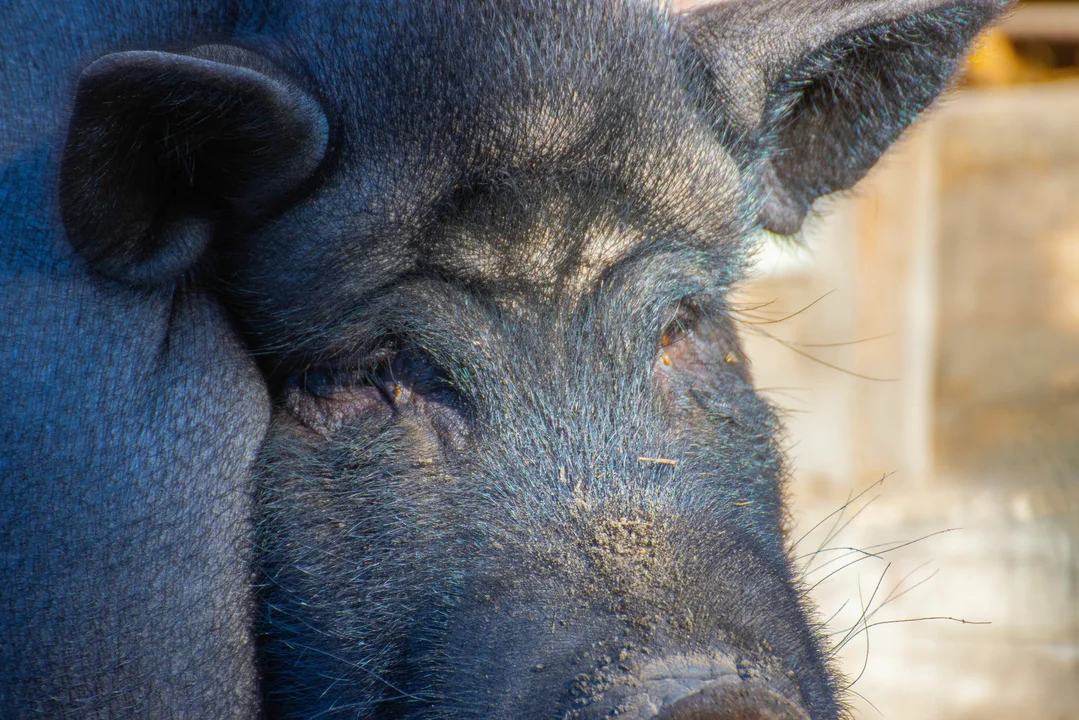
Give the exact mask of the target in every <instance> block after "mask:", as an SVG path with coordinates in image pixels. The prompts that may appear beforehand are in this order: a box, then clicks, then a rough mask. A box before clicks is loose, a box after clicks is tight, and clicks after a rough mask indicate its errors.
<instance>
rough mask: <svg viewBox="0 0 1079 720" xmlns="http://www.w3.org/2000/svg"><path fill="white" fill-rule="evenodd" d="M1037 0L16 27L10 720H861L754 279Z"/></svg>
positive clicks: (550, 0) (504, 8)
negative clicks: (742, 330)
mask: <svg viewBox="0 0 1079 720" xmlns="http://www.w3.org/2000/svg"><path fill="white" fill-rule="evenodd" d="M1003 5H1004V3H1003V2H1001V1H1000V0H904V1H902V2H898V1H895V0H851V1H849V2H840V1H839V0H801V1H795V0H773V1H771V2H769V1H767V0H733V1H729V2H725V3H720V4H716V5H712V6H706V7H702V8H699V9H696V10H694V11H692V12H689V13H686V14H682V15H677V14H674V13H672V12H671V11H670V10H669V9H667V8H664V7H659V6H653V5H651V4H646V3H644V2H632V1H630V0H621V1H619V2H614V1H612V0H589V1H588V2H555V1H554V0H522V2H518V3H494V2H481V1H479V0H476V1H467V0H458V1H452V0H439V1H438V2H429V3H406V2H370V3H363V2H359V1H358V0H356V1H353V2H349V1H347V0H326V1H325V2H317V1H315V0H312V1H311V2H274V0H267V1H266V2H264V3H253V2H237V3H231V2H229V3H227V2H220V3H218V2H212V1H210V0H203V1H201V2H180V1H179V0H169V1H168V2H165V3H162V4H159V5H158V4H154V5H146V4H137V3H127V2H126V0H113V1H111V2H108V1H106V0H100V2H97V3H89V4H75V3H72V4H70V5H68V6H66V7H65V8H63V9H62V10H61V15H62V17H61V18H60V19H59V20H56V19H53V18H45V17H43V13H44V11H43V10H42V9H41V8H40V6H39V5H35V4H33V3H31V2H29V0H14V2H13V6H12V8H11V10H10V11H8V10H5V15H6V17H5V29H4V30H2V31H0V33H2V35H0V39H2V45H0V51H2V53H3V57H4V58H5V62H6V64H5V65H4V69H3V72H2V75H0V91H2V93H3V95H2V97H3V100H4V103H3V109H2V118H3V120H2V122H3V125H2V126H0V130H2V132H0V150H2V152H3V155H2V163H3V164H2V165H0V233H2V237H3V242H4V244H3V246H2V247H0V263H2V264H0V267H2V274H0V281H2V284H0V316H2V317H4V318H6V319H5V321H4V323H3V325H0V338H2V340H0V343H2V344H0V350H2V351H3V352H4V357H5V362H4V363H2V364H0V368H2V369H0V373H2V375H0V379H2V386H3V387H4V388H5V389H6V390H5V396H6V399H5V402H4V403H3V404H2V405H0V472H2V478H0V482H2V485H0V503H2V504H0V528H2V534H0V537H2V538H3V548H2V549H3V553H2V555H0V557H2V560H0V598H2V603H0V623H2V628H3V639H2V640H0V643H2V644H0V710H2V714H3V716H4V717H22V716H35V715H45V716H65V717H66V716H69V715H70V716H85V717H131V716H145V717H173V716H176V717H198V718H202V717H215V718H216V717H238V718H253V717H259V716H262V715H266V716H270V717H331V716H332V717H378V718H416V719H419V718H432V719H433V718H527V719H532V718H535V719H540V718H579V719H585V718H605V717H612V716H619V717H628V718H641V719H642V720H643V719H644V718H657V719H665V720H691V719H697V720H708V719H711V720H736V719H737V718H758V719H766V720H805V719H807V718H812V719H813V720H823V719H826V718H837V717H840V716H841V715H842V702H841V693H840V691H839V689H838V688H839V683H838V682H837V680H836V678H835V676H834V674H833V673H832V672H831V671H830V669H829V665H828V659H827V649H826V647H825V646H824V643H823V640H822V637H821V634H820V632H819V628H818V627H817V626H816V625H815V624H814V621H813V620H812V612H811V610H810V608H808V607H807V605H806V602H805V598H804V592H803V589H802V588H801V587H800V585H799V582H798V578H797V577H796V575H795V573H794V571H793V568H792V564H791V559H790V556H789V554H788V548H787V546H786V544H785V542H786V540H785V511H784V506H783V478H784V466H783V461H782V458H781V457H780V454H779V452H778V450H777V432H778V427H777V423H776V420H775V417H774V415H773V413H772V411H771V410H770V408H769V407H768V405H767V404H766V403H765V402H763V401H762V400H761V399H760V398H759V397H758V396H757V395H756V393H755V392H754V390H753V387H752V384H751V381H750V377H749V374H748V372H747V370H746V359H745V358H744V356H743V355H742V352H741V350H740V349H739V345H738V339H737V335H736V330H735V319H734V317H733V315H732V312H731V309H730V307H729V306H728V301H727V295H728V291H729V290H730V288H731V287H733V286H734V285H735V284H737V283H738V281H739V279H740V278H741V276H742V274H743V271H744V268H745V265H746V261H747V257H748V255H749V253H750V252H751V250H752V247H751V238H752V237H753V236H754V234H755V231H756V230H757V229H759V228H761V227H763V228H765V229H768V230H771V231H773V232H775V233H779V234H792V233H795V232H797V231H798V229H799V228H800V226H801V224H802V221H803V219H804V218H805V216H806V214H807V212H808V210H809V208H810V206H811V204H812V202H813V201H814V199H816V198H817V197H819V196H821V195H824V194H827V193H830V192H833V191H836V190H840V189H843V188H847V187H850V186H851V185H852V184H853V183H855V182H856V181H857V180H858V179H859V178H860V177H861V176H862V175H864V173H865V172H866V171H867V170H868V169H869V167H870V166H871V165H872V164H873V163H874V162H875V161H876V160H877V159H878V158H879V156H880V155H881V153H882V152H883V151H884V150H885V149H886V148H887V146H888V145H889V144H890V143H892V142H893V141H894V140H895V139H896V137H897V136H898V135H899V133H900V132H901V131H902V130H903V129H904V128H905V127H906V126H907V125H908V124H909V123H910V122H911V121H912V119H913V118H914V117H915V115H916V114H917V113H918V112H919V111H921V110H922V109H923V108H925V107H926V106H927V105H928V104H929V103H930V102H932V100H933V98H934V97H935V96H936V95H937V94H938V93H939V92H940V90H941V89H942V88H943V87H944V86H945V85H946V83H947V81H948V80H949V78H950V77H951V76H952V74H953V72H954V71H955V68H956V65H957V63H958V62H959V60H960V59H961V57H962V54H963V52H964V50H965V48H966V47H967V45H968V43H969V42H970V41H971V39H972V38H973V36H974V35H975V34H976V33H977V32H978V30H979V29H980V28H982V27H983V26H984V25H985V24H986V23H987V22H989V21H991V20H992V19H993V18H994V17H995V16H996V15H997V14H999V12H1000V11H1001V10H1002V9H1003ZM110 53H111V54H110Z"/></svg>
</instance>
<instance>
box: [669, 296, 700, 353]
mask: <svg viewBox="0 0 1079 720" xmlns="http://www.w3.org/2000/svg"><path fill="white" fill-rule="evenodd" d="M700 319H701V308H700V306H699V305H698V304H697V303H696V302H694V301H693V300H691V299H689V298H683V299H682V300H680V301H679V302H678V307H677V308H675V311H674V315H673V317H672V318H671V319H670V321H669V322H668V323H667V326H666V327H665V328H664V329H663V335H662V336H661V337H660V339H659V346H660V348H663V349H666V348H669V347H670V346H671V345H674V344H675V343H677V342H679V341H681V340H684V339H685V338H686V336H687V335H689V334H690V333H691V332H693V329H694V328H695V327H696V326H697V323H698V322H700Z"/></svg>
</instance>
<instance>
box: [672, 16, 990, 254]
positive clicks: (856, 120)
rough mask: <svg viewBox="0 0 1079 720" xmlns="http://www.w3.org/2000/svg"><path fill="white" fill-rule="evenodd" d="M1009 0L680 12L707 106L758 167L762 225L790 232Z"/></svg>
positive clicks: (923, 101)
mask: <svg viewBox="0 0 1079 720" xmlns="http://www.w3.org/2000/svg"><path fill="white" fill-rule="evenodd" d="M1008 5H1009V2H1007V0H847V1H843V0H797V1H795V0H725V1H721V2H719V3H717V4H710V5H704V6H701V7H698V8H696V9H694V10H691V11H690V12H688V13H686V14H685V15H684V16H683V17H682V18H681V22H682V27H683V28H684V29H685V30H686V32H687V33H688V35H689V38H690V46H691V48H692V55H693V57H694V58H695V63H696V65H697V66H698V68H699V69H701V70H703V71H704V72H703V76H704V77H705V84H706V87H707V90H706V96H708V100H707V101H706V105H707V108H705V112H706V113H707V114H709V115H711V116H712V117H710V118H709V119H710V121H712V122H714V123H715V124H716V126H717V127H718V128H719V129H721V131H723V132H724V133H725V134H729V135H728V136H730V134H732V135H733V136H734V137H735V138H737V139H738V142H739V144H740V146H741V150H742V151H743V152H745V153H747V154H748V158H747V159H748V160H750V161H751V162H754V163H755V164H756V167H758V168H759V182H760V186H759V191H760V192H761V193H762V202H763V206H762V209H761V216H760V222H761V225H762V226H763V227H764V228H765V229H767V230H770V231H772V232H775V233H779V234H782V235H789V234H792V233H795V232H797V231H798V230H799V229H800V228H801V226H802V222H803V221H804V220H805V217H806V214H807V213H808V212H809V208H810V206H811V205H812V203H813V201H814V200H815V199H816V198H818V197H820V196H822V195H826V194H828V193H831V192H835V191H837V190H842V189H845V188H849V187H850V186H852V185H853V184H854V183H856V182H857V181H858V180H860V179H861V178H862V176H864V175H865V174H866V172H867V171H868V170H869V168H870V167H872V166H873V164H874V163H875V162H876V161H877V160H878V159H879V158H880V156H881V155H882V154H883V153H884V151H885V150H886V149H887V148H888V146H889V145H891V144H892V143H893V142H895V140H896V138H898V137H899V135H900V133H901V132H902V131H903V130H904V128H906V127H907V126H908V125H909V124H910V123H911V121H912V120H914V118H915V116H916V115H917V114H918V113H919V112H921V111H922V110H923V109H924V108H925V107H926V106H927V105H929V104H930V103H931V102H932V101H933V99H934V98H935V97H936V96H937V95H938V93H940V91H941V90H942V89H944V87H945V86H946V85H947V84H948V82H949V80H950V79H951V78H952V76H953V75H954V73H955V71H956V68H957V66H958V64H959V62H960V60H961V59H962V57H963V54H964V52H965V51H966V49H967V46H968V45H969V44H970V42H971V40H973V38H974V37H975V35H977V33H978V32H979V31H980V30H981V29H982V28H983V27H984V26H985V25H986V24H987V23H989V22H991V21H992V20H993V19H994V18H996V17H997V16H998V15H999V14H1000V13H1001V12H1002V11H1003V10H1004V9H1006V8H1007V7H1008Z"/></svg>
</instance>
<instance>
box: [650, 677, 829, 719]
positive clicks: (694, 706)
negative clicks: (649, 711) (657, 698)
mask: <svg viewBox="0 0 1079 720" xmlns="http://www.w3.org/2000/svg"><path fill="white" fill-rule="evenodd" d="M653 720H809V716H808V715H807V714H806V713H805V711H804V710H802V709H801V708H799V707H798V706H797V705H795V704H794V703H792V702H791V701H790V700H788V699H787V698H785V697H783V696H782V695H779V694H778V693H775V692H773V691H771V690H769V689H767V688H764V687H759V686H752V685H738V686H732V685H730V684H723V685H717V686H713V687H705V688H704V689H703V690H701V691H700V692H696V693H694V694H692V695H689V696H687V697H684V698H682V699H681V700H678V701H677V702H675V703H673V704H672V705H668V706H666V707H664V708H662V709H661V710H660V711H659V713H657V714H656V715H655V717H654V718H653Z"/></svg>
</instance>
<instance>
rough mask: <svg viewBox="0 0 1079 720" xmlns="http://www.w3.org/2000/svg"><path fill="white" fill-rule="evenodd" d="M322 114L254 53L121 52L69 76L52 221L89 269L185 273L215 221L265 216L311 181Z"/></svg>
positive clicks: (144, 278) (151, 277)
mask: <svg viewBox="0 0 1079 720" xmlns="http://www.w3.org/2000/svg"><path fill="white" fill-rule="evenodd" d="M326 143H327V123H326V117H325V115H324V113H323V112H322V109H321V108H320V107H319V105H318V104H317V103H316V102H315V101H314V100H313V99H312V98H311V97H310V96H308V95H307V94H306V93H304V92H303V91H301V90H299V89H298V88H297V87H296V86H295V85H294V84H293V83H291V82H290V81H289V80H287V79H286V78H285V77H284V76H283V75H281V74H280V73H279V72H277V71H276V69H275V68H273V67H272V66H271V65H270V63H269V62H268V61H266V60H265V59H264V58H262V57H261V56H259V55H256V54H254V53H251V52H248V51H246V50H242V49H239V48H235V47H229V46H222V45H211V46H204V47H200V48H195V49H194V50H192V51H190V52H188V53H185V54H174V53H164V52H121V53H116V54H113V55H106V56H105V57H102V58H101V59H99V60H97V61H96V62H94V63H93V64H92V65H90V66H89V67H88V68H86V70H85V71H83V73H82V75H81V76H80V77H79V80H78V86H77V90H76V94H75V104H74V110H73V114H72V117H71V123H70V127H69V130H68V136H67V142H66V145H65V147H64V153H63V159H62V161H61V173H60V203H61V212H62V215H63V219H64V224H65V226H66V228H67V232H68V236H69V237H70V239H71V241H72V243H73V244H74V246H75V248H76V249H77V250H78V251H79V252H80V253H81V254H82V255H83V257H84V258H86V260H87V261H88V263H89V264H90V266H91V268H92V269H93V270H95V271H97V272H100V273H103V274H105V275H109V276H111V277H114V278H118V279H121V280H125V281H128V282H133V283H138V284H144V285H147V284H155V283H161V282H167V281H168V280H170V279H174V278H175V277H177V276H178V275H179V274H181V273H183V272H185V271H187V270H188V269H190V268H191V267H192V266H193V265H194V264H195V263H196V262H197V261H198V259H199V257H200V256H201V255H202V254H203V252H204V251H205V249H206V248H207V246H208V245H209V243H210V240H211V237H212V236H213V234H214V232H215V230H216V229H217V228H218V227H220V225H221V223H223V222H251V221H256V220H258V219H259V218H261V217H265V216H266V215H268V214H270V213H272V212H273V211H274V210H275V208H276V206H277V205H279V204H280V202H281V201H282V200H283V199H286V198H287V197H288V196H289V195H290V194H293V193H295V192H296V191H297V190H298V189H299V188H300V187H301V186H302V185H303V183H304V182H305V181H306V180H307V179H308V178H309V177H310V176H311V175H312V174H313V172H314V171H315V169H316V168H317V166H318V165H319V163H320V162H321V160H322V157H323V155H324V153H325V150H326Z"/></svg>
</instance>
